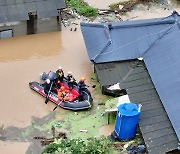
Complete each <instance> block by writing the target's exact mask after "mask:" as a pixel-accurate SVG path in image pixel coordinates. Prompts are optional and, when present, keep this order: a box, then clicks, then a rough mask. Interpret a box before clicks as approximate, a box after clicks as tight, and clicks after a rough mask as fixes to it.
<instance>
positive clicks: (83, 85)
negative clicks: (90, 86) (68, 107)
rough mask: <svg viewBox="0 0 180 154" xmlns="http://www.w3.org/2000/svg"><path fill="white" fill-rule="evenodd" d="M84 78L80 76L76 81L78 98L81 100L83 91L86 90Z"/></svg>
mask: <svg viewBox="0 0 180 154" xmlns="http://www.w3.org/2000/svg"><path fill="white" fill-rule="evenodd" d="M85 80H86V79H85V78H84V77H81V78H80V81H79V83H78V89H79V94H80V95H79V100H80V101H81V100H82V97H83V91H86V87H87V85H86V84H85Z"/></svg>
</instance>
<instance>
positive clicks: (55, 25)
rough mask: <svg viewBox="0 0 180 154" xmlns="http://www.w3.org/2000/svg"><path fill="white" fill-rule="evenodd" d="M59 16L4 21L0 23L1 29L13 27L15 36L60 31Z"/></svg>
mask: <svg viewBox="0 0 180 154" xmlns="http://www.w3.org/2000/svg"><path fill="white" fill-rule="evenodd" d="M33 18H34V17H33ZM58 18H59V17H52V18H46V19H37V18H36V17H35V18H34V19H33V20H31V19H30V20H28V21H20V22H11V23H4V24H0V31H3V30H9V29H12V30H13V36H19V35H29V34H37V33H46V32H55V31H60V30H61V20H58Z"/></svg>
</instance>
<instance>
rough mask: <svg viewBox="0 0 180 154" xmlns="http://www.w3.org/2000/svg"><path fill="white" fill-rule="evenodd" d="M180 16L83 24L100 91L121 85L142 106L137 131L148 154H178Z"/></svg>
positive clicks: (82, 27)
mask: <svg viewBox="0 0 180 154" xmlns="http://www.w3.org/2000/svg"><path fill="white" fill-rule="evenodd" d="M179 21H180V15H179V14H178V13H177V12H176V11H174V12H173V13H172V14H171V15H169V16H167V17H164V18H156V19H146V20H132V21H122V22H111V23H97V24H95V23H93V24H89V23H81V31H82V34H83V37H84V41H85V45H86V49H87V52H88V55H89V59H90V61H91V62H92V63H93V64H94V71H95V73H96V74H97V78H98V81H99V82H100V85H101V89H102V92H103V93H105V92H106V89H107V87H109V86H111V85H113V84H116V83H120V88H121V89H123V90H126V92H127V94H128V96H129V98H130V101H131V102H134V103H136V104H142V110H141V115H140V120H139V127H140V130H141V133H142V136H143V139H144V142H145V144H146V147H147V151H148V153H150V154H155V153H158V154H164V153H168V152H170V153H173V152H175V153H178V152H179V151H177V150H178V149H179V148H180V147H179V140H180V119H179V117H180V112H179V111H180V103H179V102H180V95H179V91H180V78H179V75H180V70H179V67H180V61H179V58H180V44H179V41H180V24H179Z"/></svg>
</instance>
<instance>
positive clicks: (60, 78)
mask: <svg viewBox="0 0 180 154" xmlns="http://www.w3.org/2000/svg"><path fill="white" fill-rule="evenodd" d="M56 74H57V79H58V81H60V82H63V79H64V71H63V70H62V67H61V66H59V67H58V70H57V71H56Z"/></svg>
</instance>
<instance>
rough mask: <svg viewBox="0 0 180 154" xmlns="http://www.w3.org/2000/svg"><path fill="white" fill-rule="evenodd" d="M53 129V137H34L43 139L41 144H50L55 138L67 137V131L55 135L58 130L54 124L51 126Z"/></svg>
mask: <svg viewBox="0 0 180 154" xmlns="http://www.w3.org/2000/svg"><path fill="white" fill-rule="evenodd" d="M51 131H52V135H53V137H52V138H46V137H34V139H37V140H41V145H48V144H50V143H52V142H54V141H55V139H56V140H57V139H60V138H64V139H66V138H67V137H66V133H64V132H60V133H59V134H58V135H57V136H55V131H56V130H55V127H54V126H52V127H51Z"/></svg>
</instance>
